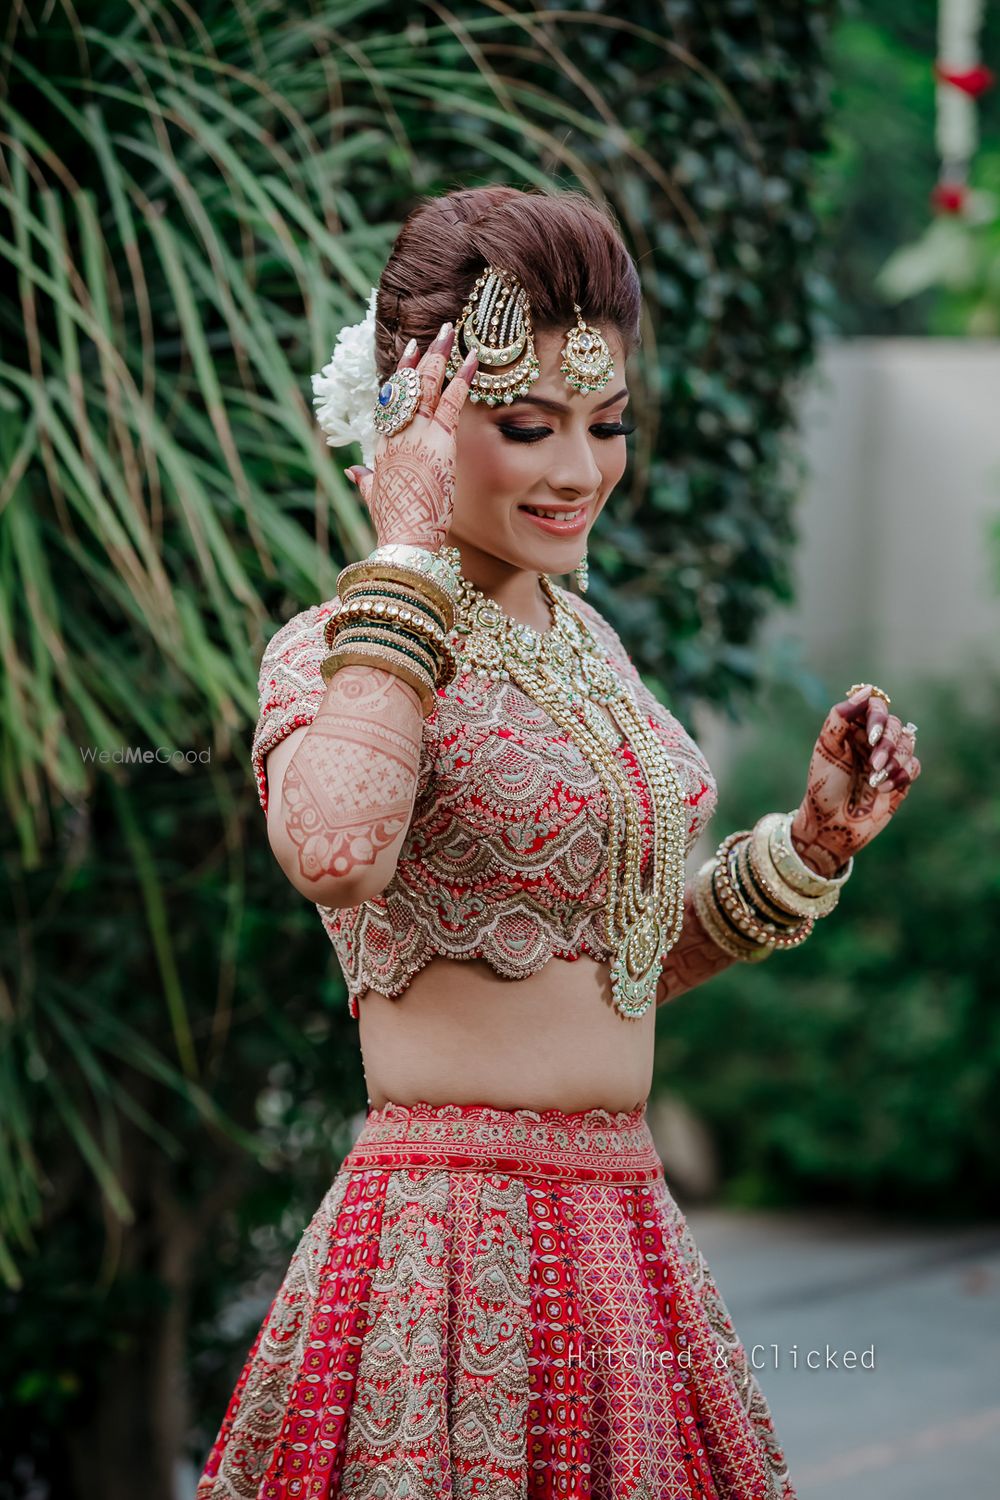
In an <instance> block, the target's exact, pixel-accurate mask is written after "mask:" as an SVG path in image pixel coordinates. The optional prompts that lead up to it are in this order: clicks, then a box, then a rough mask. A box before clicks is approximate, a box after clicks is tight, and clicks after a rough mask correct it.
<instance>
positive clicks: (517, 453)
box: [455, 411, 543, 509]
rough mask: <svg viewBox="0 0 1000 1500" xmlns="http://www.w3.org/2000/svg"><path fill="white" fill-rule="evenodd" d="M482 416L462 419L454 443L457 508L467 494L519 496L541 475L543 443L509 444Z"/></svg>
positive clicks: (473, 415) (495, 496)
mask: <svg viewBox="0 0 1000 1500" xmlns="http://www.w3.org/2000/svg"><path fill="white" fill-rule="evenodd" d="M478 416H479V413H475V414H473V413H470V414H469V418H470V420H469V421H468V423H467V424H466V425H463V424H464V423H465V418H466V413H465V412H464V411H463V413H462V416H461V417H460V418H459V424H458V432H457V435H456V443H455V505H456V509H457V508H458V506H459V505H460V504H461V501H462V497H463V496H464V495H467V494H472V495H480V496H481V495H482V494H483V493H484V492H486V493H488V494H490V495H492V496H494V498H495V499H497V500H503V499H505V498H507V497H509V496H517V495H520V494H521V493H522V492H523V491H524V489H525V488H526V487H527V486H529V485H531V484H532V483H533V482H534V481H535V480H536V478H537V476H538V475H539V474H540V473H541V472H542V461H541V458H540V456H539V449H540V448H541V447H542V446H543V445H542V444H541V443H511V442H506V441H505V440H504V438H503V437H501V436H500V434H499V433H498V432H497V431H496V428H495V427H493V425H492V424H491V423H489V422H485V421H483V420H479V421H476V420H475V418H476V417H478Z"/></svg>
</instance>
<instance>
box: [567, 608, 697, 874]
mask: <svg viewBox="0 0 1000 1500" xmlns="http://www.w3.org/2000/svg"><path fill="white" fill-rule="evenodd" d="M563 594H564V597H565V598H566V599H567V600H568V601H569V602H570V603H571V605H572V607H573V608H574V609H575V610H576V611H577V613H578V614H580V615H581V616H582V618H583V619H584V621H585V622H586V624H587V625H588V626H589V627H590V629H591V631H592V632H593V634H594V637H595V639H596V640H597V641H598V642H599V644H600V645H601V647H602V649H603V650H604V651H605V652H606V654H607V658H608V660H609V661H610V662H611V663H612V665H613V666H614V667H615V668H616V669H617V670H618V672H619V673H620V674H621V676H622V677H624V678H625V680H626V681H627V682H630V683H631V684H632V686H633V691H634V693H635V698H636V701H637V703H638V704H639V707H640V708H641V709H642V711H643V713H644V714H645V715H646V717H647V718H648V719H649V720H650V721H651V722H652V723H653V724H654V725H655V727H656V729H657V730H658V732H659V734H660V736H661V738H662V739H663V740H664V742H665V744H666V745H667V747H668V749H669V752H670V757H671V759H672V761H673V762H674V765H675V766H676V767H677V769H678V771H679V772H680V775H681V781H682V783H683V785H684V788H685V800H686V802H687V806H688V827H687V839H686V843H685V850H684V852H685V854H690V852H691V850H692V848H693V847H694V845H695V843H696V842H697V840H698V837H699V836H700V834H701V832H702V830H703V829H704V828H705V826H706V825H707V823H708V822H709V820H710V819H711V816H712V814H713V813H714V811H715V807H716V803H717V801H718V787H717V786H716V781H715V777H714V775H713V774H712V770H711V768H710V766H709V764H708V761H707V760H706V759H705V757H704V755H703V754H702V752H701V750H700V749H699V747H698V745H697V744H696V743H695V741H694V739H692V737H691V735H690V734H688V732H687V730H686V729H685V728H684V725H683V724H682V723H681V722H680V720H679V719H678V718H677V717H676V716H675V715H674V714H672V713H671V711H670V709H669V708H667V707H666V705H665V704H663V703H661V702H660V700H659V699H658V698H657V697H656V696H655V694H653V693H651V692H650V690H649V688H648V687H647V686H646V684H645V683H644V682H643V680H642V678H641V676H640V675H639V671H638V669H637V667H636V665H635V662H634V661H633V660H632V658H631V656H630V655H629V653H628V652H627V651H626V649H625V646H624V643H623V642H622V639H621V637H620V636H619V635H618V632H617V631H616V630H615V628H614V626H612V625H610V624H609V623H608V621H607V620H606V619H605V618H604V616H603V615H602V614H599V613H598V611H597V610H596V609H595V608H594V606H593V605H592V604H590V603H589V602H588V601H587V600H586V599H581V598H579V597H578V596H577V595H576V594H570V593H569V591H568V590H563Z"/></svg>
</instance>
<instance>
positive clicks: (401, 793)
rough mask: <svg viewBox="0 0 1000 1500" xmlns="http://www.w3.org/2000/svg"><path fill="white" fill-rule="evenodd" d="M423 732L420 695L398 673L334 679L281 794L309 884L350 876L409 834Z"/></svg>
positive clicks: (359, 672)
mask: <svg viewBox="0 0 1000 1500" xmlns="http://www.w3.org/2000/svg"><path fill="white" fill-rule="evenodd" d="M407 725H408V726H409V728H406V727H403V726H407ZM421 728H422V716H421V711H420V703H419V698H418V696H417V694H416V692H415V691H414V689H413V688H411V687H410V686H409V684H408V683H405V682H403V681H401V679H400V678H398V677H397V676H395V675H394V674H393V673H391V672H387V671H382V670H381V669H380V668H377V667H369V666H368V665H367V664H366V665H363V666H362V665H352V666H344V667H341V668H340V670H339V671H338V672H337V673H336V674H335V675H334V677H333V679H332V680H331V683H330V688H329V690H328V692H327V695H326V697H325V698H324V700H323V703H322V705H321V706H320V709H319V712H318V713H317V715H316V718H315V719H314V720H313V723H312V725H311V726H310V729H309V733H308V734H307V735H306V736H305V738H304V739H303V741H302V745H301V746H300V747H299V749H298V750H297V751H296V753H295V755H294V756H293V757H292V760H291V761H290V763H289V765H288V768H287V770H286V772H285V776H284V780H283V782H282V789H281V791H282V796H281V801H282V809H281V811H282V822H283V825H284V829H285V832H286V833H287V835H288V838H289V839H290V841H291V843H292V845H293V846H294V847H295V849H296V850H297V851H298V865H299V869H300V871H301V872H302V874H303V875H304V876H305V877H306V879H308V880H314V881H318V880H322V879H324V878H328V877H331V876H334V877H337V878H338V879H342V878H344V877H346V876H350V875H351V874H353V873H354V872H355V871H356V870H357V869H359V868H361V867H363V866H365V865H372V864H374V863H375V860H376V858H377V856H378V854H379V853H380V852H381V851H382V850H383V849H385V848H387V847H388V846H389V845H390V844H392V843H394V842H395V841H396V840H397V839H398V838H399V837H400V835H401V834H402V833H404V832H405V830H406V828H407V827H408V825H409V820H410V815H411V813H412V810H413V799H414V792H415V789H416V782H417V771H418V767H419V764H420V746H421V738H422V735H421Z"/></svg>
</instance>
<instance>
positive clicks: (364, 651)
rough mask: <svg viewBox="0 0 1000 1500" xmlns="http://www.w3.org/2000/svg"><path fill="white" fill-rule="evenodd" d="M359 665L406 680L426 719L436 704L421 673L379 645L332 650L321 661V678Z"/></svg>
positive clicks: (432, 689)
mask: <svg viewBox="0 0 1000 1500" xmlns="http://www.w3.org/2000/svg"><path fill="white" fill-rule="evenodd" d="M351 665H360V666H375V667H380V668H382V669H383V670H384V671H386V672H392V673H393V674H394V676H396V677H401V678H402V680H403V681H404V682H408V683H409V685H410V687H411V688H413V689H414V690H415V691H416V693H417V696H418V697H419V699H420V707H421V710H422V712H423V717H424V718H425V719H426V718H427V716H428V714H430V713H432V712H433V710H434V708H435V707H436V705H437V693H436V692H435V691H434V688H433V687H432V686H429V685H428V682H427V679H426V678H425V677H424V676H423V674H422V673H420V672H418V671H415V670H413V669H411V668H410V667H408V666H406V665H405V664H404V663H403V662H402V661H400V659H399V658H398V656H396V655H395V654H394V653H393V652H392V651H390V650H388V649H384V648H382V647H380V646H354V647H352V648H351V650H349V651H333V652H331V653H330V655H329V656H328V657H327V658H326V660H325V661H324V662H323V665H322V668H321V671H322V673H323V679H324V681H325V682H327V683H329V681H330V680H331V678H332V677H333V676H334V675H335V674H336V673H337V672H338V671H339V669H340V668H341V667H346V666H351Z"/></svg>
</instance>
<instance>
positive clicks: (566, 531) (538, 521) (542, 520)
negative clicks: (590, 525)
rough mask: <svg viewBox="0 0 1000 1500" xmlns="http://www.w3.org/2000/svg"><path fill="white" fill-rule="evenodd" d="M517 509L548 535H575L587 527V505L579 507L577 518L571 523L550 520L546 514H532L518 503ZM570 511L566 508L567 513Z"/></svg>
mask: <svg viewBox="0 0 1000 1500" xmlns="http://www.w3.org/2000/svg"><path fill="white" fill-rule="evenodd" d="M518 510H519V511H521V513H522V514H523V515H525V516H527V518H528V520H529V521H533V522H534V524H535V525H536V526H538V527H540V528H541V530H542V531H547V532H548V534H549V536H576V535H577V533H578V532H581V531H585V530H586V528H587V519H588V507H587V506H586V505H584V506H581V507H580V518H579V520H577V521H574V522H572V523H571V524H570V523H567V522H566V521H557V520H552V519H550V518H549V517H547V516H535V515H532V513H531V511H530V510H527V509H525V507H524V506H523V505H519V506H518ZM570 513H571V512H570V511H569V510H567V515H569V514H570Z"/></svg>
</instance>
